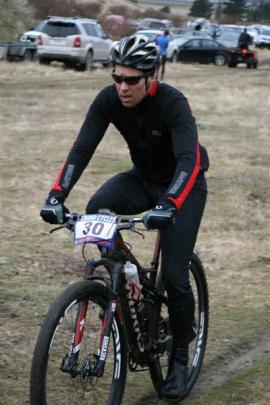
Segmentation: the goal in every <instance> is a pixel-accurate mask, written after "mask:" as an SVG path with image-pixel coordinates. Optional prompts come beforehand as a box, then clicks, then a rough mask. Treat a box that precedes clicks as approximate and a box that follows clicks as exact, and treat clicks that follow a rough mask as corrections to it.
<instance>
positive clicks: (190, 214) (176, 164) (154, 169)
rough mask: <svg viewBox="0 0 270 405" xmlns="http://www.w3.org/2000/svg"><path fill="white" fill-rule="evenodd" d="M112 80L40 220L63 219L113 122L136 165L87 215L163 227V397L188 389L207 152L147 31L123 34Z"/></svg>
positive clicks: (109, 184) (97, 197)
mask: <svg viewBox="0 0 270 405" xmlns="http://www.w3.org/2000/svg"><path fill="white" fill-rule="evenodd" d="M111 61H112V65H113V71H112V79H113V80H114V82H115V83H114V84H111V85H108V86H106V87H104V88H103V89H102V90H101V91H100V92H99V93H98V95H97V96H96V97H95V99H94V101H93V102H92V104H91V105H90V108H89V111H88V113H87V116H86V118H85V120H84V122H83V125H82V127H81V129H80V132H79V134H78V137H77V139H76V141H75V143H74V145H73V147H72V149H71V151H70V153H69V155H68V157H67V160H66V162H65V163H64V165H63V167H62V169H61V171H60V173H59V174H58V176H57V179H56V182H55V184H54V185H53V187H52V188H51V190H50V193H49V196H48V199H47V200H46V203H45V206H44V208H43V209H42V210H41V216H42V218H43V219H44V220H45V221H46V222H49V223H61V222H62V221H63V214H64V212H66V211H67V208H66V207H65V206H64V202H65V200H66V198H67V197H68V195H69V192H70V191H71V189H72V187H73V186H74V185H75V183H76V182H77V181H78V179H79V177H80V176H81V174H82V172H83V170H84V169H85V167H86V166H87V164H88V162H89V161H90V159H91V157H92V155H93V154H94V152H95V149H96V147H97V146H98V144H99V142H100V141H101V140H102V138H103V136H104V134H105V132H106V129H107V127H108V125H109V124H110V123H112V124H114V126H115V127H116V128H117V129H118V130H119V132H120V133H121V135H122V136H123V137H124V139H125V140H126V142H127V145H128V148H129V152H130V156H131V160H132V163H133V167H132V168H131V169H130V170H128V171H126V172H123V173H119V174H117V175H116V176H114V177H112V178H111V179H109V180H108V181H106V182H105V184H103V185H102V186H101V187H100V188H99V190H98V191H97V192H96V193H95V194H94V195H93V196H92V197H91V199H90V201H89V202H88V204H87V207H86V212H87V213H88V214H92V213H96V212H97V211H98V210H99V209H101V208H106V209H110V210H112V211H114V212H115V213H117V214H122V215H136V214H139V213H142V212H145V211H148V212H147V213H146V214H145V216H144V222H145V225H146V226H147V227H148V228H155V229H160V230H161V250H162V264H161V271H162V277H163V282H164V286H165V289H166V291H167V295H168V305H169V316H170V325H171V329H172V334H173V350H172V353H171V358H170V365H169V370H168V376H167V378H166V380H165V383H164V385H163V386H162V387H161V391H160V395H161V396H162V397H164V398H168V399H175V398H178V397H179V396H180V395H181V393H182V392H183V391H184V390H185V388H186V382H187V373H188V369H187V364H188V345H189V343H190V342H191V341H192V340H193V339H194V337H195V333H194V330H193V320H194V297H193V292H192V289H191V286H190V283H189V270H188V269H189V262H190V260H191V255H192V252H193V248H194V245H195V242H196V238H197V233H198V229H199V225H200V221H201V218H202V215H203V210H204V206H205V202H206V194H207V186H206V181H205V177H204V172H205V171H206V170H207V169H208V157H207V152H206V150H205V149H204V148H203V147H202V146H201V145H200V144H199V142H198V135H197V129H196V124H195V120H194V118H193V116H192V113H191V110H190V107H189V104H188V102H187V100H186V98H185V97H184V95H183V94H182V93H180V92H179V91H178V90H177V89H175V88H173V87H171V86H169V85H168V84H165V83H159V82H157V81H156V80H155V71H156V68H157V65H158V62H159V53H158V48H157V46H156V44H155V43H154V42H153V41H149V39H148V38H147V37H145V36H143V35H133V36H130V37H125V38H123V39H121V40H120V41H119V42H117V43H116V44H115V45H114V47H113V48H112V51H111Z"/></svg>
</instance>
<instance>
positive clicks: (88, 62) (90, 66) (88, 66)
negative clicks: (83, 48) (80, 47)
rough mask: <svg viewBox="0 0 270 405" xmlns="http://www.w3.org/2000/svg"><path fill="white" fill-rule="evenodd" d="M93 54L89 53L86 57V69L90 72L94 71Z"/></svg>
mask: <svg viewBox="0 0 270 405" xmlns="http://www.w3.org/2000/svg"><path fill="white" fill-rule="evenodd" d="M93 61H94V58H93V52H92V51H88V52H87V54H86V57H85V63H84V69H85V70H87V71H89V70H92V69H93Z"/></svg>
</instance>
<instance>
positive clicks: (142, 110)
mask: <svg viewBox="0 0 270 405" xmlns="http://www.w3.org/2000/svg"><path fill="white" fill-rule="evenodd" d="M110 123H112V124H113V125H114V126H115V127H116V128H117V129H118V130H119V132H120V133H121V135H122V136H123V137H124V139H125V141H126V142H127V144H128V147H129V151H130V156H131V160H132V162H133V164H134V166H135V167H136V168H137V169H138V170H139V172H140V173H141V175H142V177H143V178H144V180H145V181H146V182H147V181H148V182H150V183H151V182H155V183H157V184H160V185H165V186H166V187H167V192H166V194H165V196H164V198H169V199H170V200H172V201H173V203H174V204H175V205H176V207H177V208H180V207H181V205H182V203H183V201H184V200H185V198H186V196H187V195H188V193H189V191H190V190H191V188H192V186H193V184H194V182H195V180H196V177H197V174H198V172H199V171H200V170H207V169H208V165H209V163H208V156H207V152H206V150H205V149H204V148H203V147H202V146H201V145H199V143H198V135H197V129H196V124H195V120H194V118H193V117H192V113H191V110H190V107H189V104H188V102H187V100H186V98H185V97H184V95H183V94H182V93H180V92H179V91H178V90H176V89H175V88H173V87H171V86H169V85H168V84H165V83H157V82H154V83H153V85H152V88H151V89H150V92H149V93H148V95H147V96H146V97H145V98H144V99H143V100H142V101H141V102H140V103H139V104H138V105H137V106H136V107H134V108H126V107H124V106H123V105H122V104H121V102H120V99H119V97H118V94H117V91H116V87H115V85H110V86H107V87H105V88H104V89H103V90H101V91H100V93H99V94H98V95H97V96H96V98H95V99H94V101H93V103H92V104H91V106H90V108H89V111H88V113H87V116H86V118H85V120H84V123H83V125H82V127H81V129H80V132H79V135H78V137H77V140H76V141H75V143H74V145H73V147H72V149H71V151H70V153H69V155H68V158H67V161H66V162H65V164H64V165H63V168H62V170H61V172H60V173H59V175H58V177H57V179H56V182H55V184H54V186H53V187H52V189H51V191H52V192H53V193H54V194H56V195H57V196H58V198H61V199H62V200H64V199H65V198H66V197H67V196H68V194H69V192H70V190H71V189H72V187H73V186H74V184H75V183H76V182H77V180H78V179H79V177H80V176H81V174H82V172H83V170H84V169H85V167H86V166H87V164H88V162H89V161H90V159H91V157H92V155H93V153H94V152H95V149H96V147H97V146H98V144H99V142H100V141H101V139H102V138H103V136H104V134H105V132H106V129H107V127H108V125H109V124H110Z"/></svg>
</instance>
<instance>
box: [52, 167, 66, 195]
mask: <svg viewBox="0 0 270 405" xmlns="http://www.w3.org/2000/svg"><path fill="white" fill-rule="evenodd" d="M64 166H65V163H64V164H63V165H62V167H61V170H60V172H59V173H58V175H57V177H56V180H55V183H54V185H53V186H52V188H51V191H63V189H62V187H61V186H60V184H59V183H60V180H61V177H62V173H63V170H64Z"/></svg>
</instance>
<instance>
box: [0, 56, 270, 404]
mask: <svg viewBox="0 0 270 405" xmlns="http://www.w3.org/2000/svg"><path fill="white" fill-rule="evenodd" d="M259 61H260V62H261V63H260V66H259V69H257V70H248V69H246V68H244V67H238V68H237V69H228V68H226V67H224V68H218V67H216V66H211V65H182V64H168V65H167V72H166V80H167V82H168V83H170V84H172V85H174V86H176V87H177V88H179V89H180V90H181V91H183V92H184V93H185V94H186V95H187V96H188V98H189V101H190V103H191V106H192V110H193V113H194V115H195V117H196V119H197V124H198V128H199V134H200V140H201V143H202V144H204V145H205V146H206V147H207V149H208V152H209V155H210V160H211V167H210V170H209V173H208V175H207V178H208V185H209V198H208V204H207V208H206V212H205V216H204V219H203V223H202V226H201V231H200V235H199V239H198V243H197V251H198V252H199V254H200V257H201V259H202V261H203V263H204V266H205V269H206V273H207V277H208V283H209V290H210V315H211V316H210V329H209V342H208V348H207V353H206V357H205V361H204V367H203V370H202V374H201V378H200V381H199V382H198V384H197V386H196V387H195V389H194V392H193V394H192V395H191V397H190V398H189V399H187V400H186V401H184V403H192V404H214V405H216V404H222V405H223V404H250V405H251V404H259V405H262V404H268V403H269V401H270V398H269V388H268V386H267V376H268V377H269V373H270V364H269V354H268V355H267V350H269V344H268V346H267V344H266V342H269V337H270V324H269V294H270V288H269V286H270V285H269V264H270V255H269V221H270V207H269V197H270V188H269V174H270V169H269V161H270V159H269V136H270V130H269V109H270V95H269V88H270V52H268V51H261V52H260V53H259ZM108 73H109V72H108V71H107V70H102V69H95V70H94V71H93V72H91V73H84V72H76V71H72V70H64V69H63V68H62V67H61V66H60V65H55V66H50V67H43V66H39V65H38V64H23V63H21V64H19V63H18V64H16V63H4V62H2V63H0V139H1V149H0V175H1V184H0V187H1V200H0V202H1V205H0V206H1V216H0V225H1V234H2V238H1V249H0V268H1V295H0V308H1V322H0V343H1V355H0V356H1V362H0V363H1V369H0V398H1V399H0V403H3V404H10V405H15V404H16V405H23V404H28V403H29V399H28V386H29V370H30V363H31V356H32V351H33V347H34V343H35V339H36V335H37V333H38V330H39V327H40V324H41V322H42V319H43V316H44V315H45V313H46V311H47V310H48V306H49V304H50V302H51V301H52V299H53V298H54V296H55V295H56V294H57V293H59V292H60V291H61V290H62V289H63V288H64V287H65V286H67V285H68V284H69V283H71V282H72V281H74V280H77V278H78V277H79V276H80V271H79V270H81V269H82V268H83V260H82V258H81V254H80V250H79V249H78V248H74V247H73V246H72V243H71V241H70V237H69V235H68V234H67V233H65V232H58V233H56V234H53V235H49V230H50V226H49V225H47V224H45V223H43V222H42V221H41V219H40V217H39V211H40V208H41V207H42V205H43V202H44V200H45V198H46V196H47V193H48V190H49V188H50V186H51V185H52V183H53V181H54V179H55V177H56V174H57V172H58V170H59V169H60V166H61V164H62V162H63V161H64V159H65V158H66V155H67V153H68V151H69V149H70V147H71V145H72V143H73V141H74V138H75V136H76V134H77V132H78V130H79V127H80V125H81V122H82V120H83V118H84V116H85V114H86V111H87V109H88V105H89V103H90V102H91V100H93V98H94V96H95V95H96V94H97V92H98V91H99V89H100V88H101V87H102V86H104V85H106V84H107V83H110V77H109V74H108ZM129 167H130V159H129V156H128V151H127V148H126V146H125V144H124V142H123V140H122V139H121V137H120V135H119V134H118V132H117V131H116V130H115V129H114V128H113V127H109V129H108V131H107V135H106V137H105V138H104V139H103V141H102V143H101V144H100V145H99V147H98V149H97V152H96V154H95V156H94V158H93V160H92V161H91V163H90V165H89V166H88V167H87V169H86V170H85V172H84V174H83V175H82V177H81V179H80V181H79V182H78V183H77V185H76V186H75V188H74V190H73V192H72V193H71V195H70V197H69V199H68V201H67V205H68V206H69V208H70V209H71V210H73V211H79V212H82V211H83V210H84V207H85V205H86V202H87V201H88V199H89V197H90V195H91V194H92V193H93V192H94V191H95V190H96V189H97V187H98V186H99V185H100V184H101V183H102V182H103V181H105V180H106V179H107V178H109V177H111V176H112V174H114V173H117V172H118V171H121V170H125V169H127V168H129ZM152 239H153V236H151V235H150V236H149V237H147V240H146V241H145V242H144V243H143V248H142V243H141V240H140V239H139V238H134V237H132V243H134V248H135V251H138V252H139V253H140V255H141V257H142V258H143V260H145V261H147V260H148V259H149V258H150V246H151V243H152ZM239 359H240V360H241V359H242V362H241V361H238V362H237V361H236V360H239ZM245 359H246V360H245ZM123 403H124V404H128V405H135V404H136V405H141V404H143V403H148V404H150V405H151V404H161V403H163V402H162V401H158V400H157V399H156V397H155V393H154V390H153V388H152V385H151V382H150V378H149V377H148V375H146V374H144V373H143V374H142V373H138V374H131V373H129V377H128V384H127V388H126V395H125V398H124V401H123ZM70 405H71V404H70Z"/></svg>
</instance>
